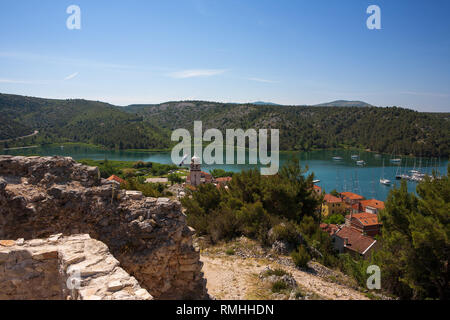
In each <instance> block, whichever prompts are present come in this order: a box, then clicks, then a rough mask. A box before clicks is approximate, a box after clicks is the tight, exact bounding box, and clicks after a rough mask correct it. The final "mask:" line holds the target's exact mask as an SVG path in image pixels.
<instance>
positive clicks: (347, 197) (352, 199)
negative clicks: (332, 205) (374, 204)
mask: <svg viewBox="0 0 450 320" xmlns="http://www.w3.org/2000/svg"><path fill="white" fill-rule="evenodd" d="M341 197H342V199H343V200H344V202H345V203H347V204H349V205H352V204H356V203H359V202H360V201H362V200H364V197H363V196H360V195H359V194H356V193H353V192H341Z"/></svg>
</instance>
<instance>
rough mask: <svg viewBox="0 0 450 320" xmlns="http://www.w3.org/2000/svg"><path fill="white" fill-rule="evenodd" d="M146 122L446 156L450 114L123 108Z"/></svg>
mask: <svg viewBox="0 0 450 320" xmlns="http://www.w3.org/2000/svg"><path fill="white" fill-rule="evenodd" d="M124 110H125V111H127V112H130V113H134V114H136V115H141V116H142V117H143V118H144V119H145V120H146V121H150V122H153V123H154V124H155V125H156V124H158V125H159V126H160V127H162V128H165V129H168V130H173V129H176V128H186V129H189V130H191V129H192V127H193V123H194V121H195V120H201V121H202V122H203V128H204V129H208V128H218V129H220V130H222V131H223V132H224V130H225V129H227V128H242V129H248V128H276V129H280V149H281V150H312V149H327V148H342V147H356V148H364V149H370V150H372V151H377V152H385V153H392V152H395V153H397V154H398V153H401V154H407V155H409V154H412V155H416V156H420V155H422V156H434V157H439V156H441V157H448V155H449V145H450V121H449V120H450V117H449V115H448V114H443V113H421V112H417V111H413V110H409V109H404V108H398V107H391V108H379V107H365V108H361V107H320V108H318V107H314V106H301V107H299V106H271V105H254V104H226V103H215V102H202V101H187V102H186V101H185V102H169V103H163V104H160V105H149V106H146V107H144V106H140V107H136V106H134V107H125V108H124Z"/></svg>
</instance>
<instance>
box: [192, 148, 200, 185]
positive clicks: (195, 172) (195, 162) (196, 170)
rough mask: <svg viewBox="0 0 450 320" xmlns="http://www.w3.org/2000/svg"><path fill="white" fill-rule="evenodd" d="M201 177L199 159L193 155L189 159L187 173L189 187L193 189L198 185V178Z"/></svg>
mask: <svg viewBox="0 0 450 320" xmlns="http://www.w3.org/2000/svg"><path fill="white" fill-rule="evenodd" d="M201 176H202V171H201V168H200V158H199V157H197V156H196V155H194V156H193V157H192V159H191V171H190V173H189V178H190V182H191V185H193V186H194V187H196V186H198V185H199V184H200V178H201Z"/></svg>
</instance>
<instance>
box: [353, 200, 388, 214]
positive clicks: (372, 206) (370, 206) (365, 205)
mask: <svg viewBox="0 0 450 320" xmlns="http://www.w3.org/2000/svg"><path fill="white" fill-rule="evenodd" d="M359 204H360V210H361V212H367V213H373V214H378V213H379V212H380V211H381V210H383V209H384V202H383V201H380V200H376V199H370V200H362V201H361V202H360V203H359Z"/></svg>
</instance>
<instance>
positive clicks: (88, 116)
mask: <svg viewBox="0 0 450 320" xmlns="http://www.w3.org/2000/svg"><path fill="white" fill-rule="evenodd" d="M0 115H1V121H0V123H7V124H9V125H8V126H6V127H4V126H3V125H2V126H1V127H0V140H5V139H9V138H11V137H13V136H14V135H15V137H17V136H23V135H27V134H31V133H33V131H34V130H39V134H38V135H37V136H35V137H32V138H27V139H24V140H21V141H17V142H9V143H7V146H22V145H34V144H47V143H56V142H57V143H61V142H83V143H91V144H96V145H102V146H105V147H107V148H121V149H144V148H155V149H160V148H168V147H169V143H168V142H169V141H168V137H169V134H168V132H164V131H163V130H161V129H160V128H157V127H155V126H153V125H152V124H151V123H149V122H146V121H143V117H142V116H140V115H135V114H130V113H126V112H124V111H123V110H119V109H117V107H114V106H112V105H109V104H107V103H102V102H95V101H86V100H54V99H40V98H30V97H23V96H16V95H7V94H0Z"/></svg>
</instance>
